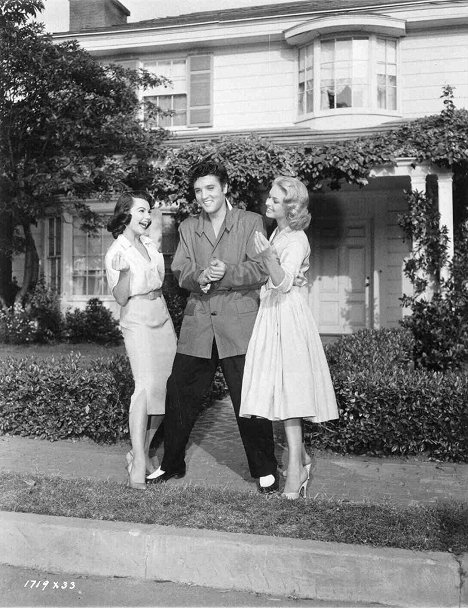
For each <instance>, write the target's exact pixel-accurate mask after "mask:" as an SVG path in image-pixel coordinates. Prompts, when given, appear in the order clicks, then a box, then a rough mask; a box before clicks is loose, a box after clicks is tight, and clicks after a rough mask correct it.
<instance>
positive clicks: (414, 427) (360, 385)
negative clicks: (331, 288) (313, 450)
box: [305, 329, 468, 462]
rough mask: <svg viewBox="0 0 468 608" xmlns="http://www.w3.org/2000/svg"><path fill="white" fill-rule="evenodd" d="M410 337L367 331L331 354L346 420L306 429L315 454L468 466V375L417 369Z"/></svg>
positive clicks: (333, 348)
mask: <svg viewBox="0 0 468 608" xmlns="http://www.w3.org/2000/svg"><path fill="white" fill-rule="evenodd" d="M413 348H414V340H413V337H412V334H411V333H410V332H409V331H407V330H396V329H393V330H374V331H361V332H358V333H356V334H353V335H351V336H346V337H343V338H341V339H340V340H338V341H337V342H336V343H334V344H332V345H329V346H327V348H326V353H327V358H328V360H329V363H330V371H331V374H332V379H333V384H334V387H335V392H336V397H337V401H338V407H339V412H340V417H339V419H338V420H336V421H331V422H328V423H325V424H322V425H315V424H311V423H306V427H305V428H306V437H307V441H308V442H310V443H311V444H312V446H317V447H320V448H326V449H331V450H334V451H337V452H342V453H353V454H371V455H382V456H383V455H385V456H390V455H395V456H407V455H418V454H419V455H423V456H425V457H431V458H436V459H440V460H448V461H450V460H452V461H462V462H468V374H466V373H464V372H454V371H453V372H445V373H442V372H434V371H430V370H426V369H424V368H418V369H414V364H413Z"/></svg>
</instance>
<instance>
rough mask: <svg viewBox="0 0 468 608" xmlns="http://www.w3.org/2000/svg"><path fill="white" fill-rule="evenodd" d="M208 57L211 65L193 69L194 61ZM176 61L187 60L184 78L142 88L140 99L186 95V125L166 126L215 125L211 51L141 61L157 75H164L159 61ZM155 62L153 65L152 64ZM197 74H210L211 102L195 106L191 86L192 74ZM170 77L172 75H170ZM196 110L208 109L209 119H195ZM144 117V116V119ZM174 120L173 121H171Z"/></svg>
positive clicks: (209, 91)
mask: <svg viewBox="0 0 468 608" xmlns="http://www.w3.org/2000/svg"><path fill="white" fill-rule="evenodd" d="M201 57H207V58H208V59H209V62H208V63H209V66H208V68H206V69H200V70H193V69H192V61H193V60H194V59H197V58H201ZM176 61H179V62H181V61H184V62H185V72H184V75H185V76H184V79H183V80H182V79H181V78H178V79H177V80H176V81H174V84H173V87H170V86H169V87H163V86H161V87H157V88H155V89H147V90H145V91H143V90H140V92H139V94H140V100H141V101H143V100H144V98H146V97H148V98H151V97H158V96H166V97H168V96H175V95H185V96H186V99H187V103H186V124H185V125H173V124H171V125H168V126H166V128H169V129H171V130H174V131H177V130H184V129H187V128H190V129H193V128H203V127H212V126H213V55H212V54H211V53H206V52H204V53H198V54H189V55H171V56H168V57H164V56H158V57H154V58H146V59H145V60H144V61H141V62H140V67H142V68H144V69H148V70H149V71H153V72H154V74H156V75H164V74H161V73H160V72H159V71H158V63H161V64H162V63H164V62H176ZM152 64H153V65H152ZM153 66H154V67H153ZM194 75H195V76H196V75H202V76H203V75H208V80H209V82H208V90H207V95H208V101H209V103H208V104H206V105H203V106H194V105H193V103H194V101H193V96H192V87H191V86H190V83H191V78H192V76H194ZM168 77H169V78H170V76H168ZM196 110H202V111H203V110H207V111H208V116H209V117H208V120H206V121H195V120H193V117H192V112H193V111H196ZM143 118H144V117H143V116H142V119H143ZM171 122H172V121H171Z"/></svg>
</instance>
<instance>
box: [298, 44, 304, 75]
mask: <svg viewBox="0 0 468 608" xmlns="http://www.w3.org/2000/svg"><path fill="white" fill-rule="evenodd" d="M304 69H305V49H299V73H300V72H303V71H304Z"/></svg>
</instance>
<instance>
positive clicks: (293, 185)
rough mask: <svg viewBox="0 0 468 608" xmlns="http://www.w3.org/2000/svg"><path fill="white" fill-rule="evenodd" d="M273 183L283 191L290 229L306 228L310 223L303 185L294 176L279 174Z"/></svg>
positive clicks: (306, 196)
mask: <svg viewBox="0 0 468 608" xmlns="http://www.w3.org/2000/svg"><path fill="white" fill-rule="evenodd" d="M273 185H276V186H279V187H280V188H281V190H283V192H284V193H285V195H286V196H285V197H284V200H283V205H284V206H285V208H286V219H287V221H288V226H289V227H290V228H291V230H306V229H307V228H308V227H309V224H310V219H311V217H310V213H309V211H308V208H309V193H308V192H307V188H306V187H305V185H304V184H303V183H302V182H301V181H300V180H298V179H297V178H295V177H289V176H286V175H280V176H279V177H277V178H276V179H275V180H274V182H273Z"/></svg>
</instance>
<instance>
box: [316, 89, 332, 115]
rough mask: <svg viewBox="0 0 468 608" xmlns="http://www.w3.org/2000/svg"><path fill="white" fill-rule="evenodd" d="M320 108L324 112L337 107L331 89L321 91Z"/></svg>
mask: <svg viewBox="0 0 468 608" xmlns="http://www.w3.org/2000/svg"><path fill="white" fill-rule="evenodd" d="M320 107H321V108H322V110H331V109H333V108H334V107H335V94H334V92H333V89H331V88H322V89H321V91H320Z"/></svg>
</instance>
